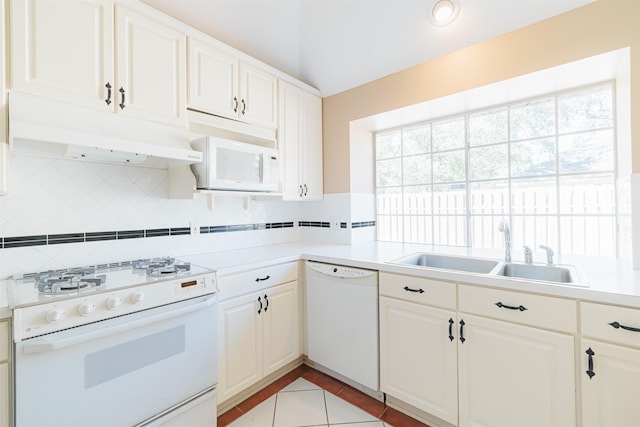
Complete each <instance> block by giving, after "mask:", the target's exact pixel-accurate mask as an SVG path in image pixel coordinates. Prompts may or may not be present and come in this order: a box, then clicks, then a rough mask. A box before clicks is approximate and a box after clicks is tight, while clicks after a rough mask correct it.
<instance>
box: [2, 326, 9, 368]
mask: <svg viewBox="0 0 640 427" xmlns="http://www.w3.org/2000/svg"><path fill="white" fill-rule="evenodd" d="M8 359H9V322H7V321H0V362H3V361H5V360H8Z"/></svg>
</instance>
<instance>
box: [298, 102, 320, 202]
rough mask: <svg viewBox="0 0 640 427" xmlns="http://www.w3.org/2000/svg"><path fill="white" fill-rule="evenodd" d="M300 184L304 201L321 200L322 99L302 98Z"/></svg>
mask: <svg viewBox="0 0 640 427" xmlns="http://www.w3.org/2000/svg"><path fill="white" fill-rule="evenodd" d="M302 101H303V102H302V138H301V141H300V143H301V144H302V147H301V151H302V153H301V154H302V155H301V160H300V166H301V171H300V172H301V175H302V179H301V183H302V187H303V197H304V198H305V199H306V200H322V197H323V186H322V177H323V175H322V99H320V98H319V97H317V96H314V95H311V94H309V93H305V94H304V95H303V97H302Z"/></svg>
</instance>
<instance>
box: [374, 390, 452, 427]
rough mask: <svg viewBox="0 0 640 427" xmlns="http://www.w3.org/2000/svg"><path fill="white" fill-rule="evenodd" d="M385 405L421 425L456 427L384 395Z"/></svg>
mask: <svg viewBox="0 0 640 427" xmlns="http://www.w3.org/2000/svg"><path fill="white" fill-rule="evenodd" d="M386 404H387V406H388V407H390V408H393V409H395V410H397V411H400V412H402V413H403V414H405V415H408V416H410V417H411V418H414V419H416V420H418V421H420V422H422V423H425V424H427V425H428V426H430V427H456V426H455V424H451V423H448V422H446V421H443V420H441V419H440V418H438V417H434V416H433V415H431V414H429V413H428V412H425V411H423V410H421V409H418V408H416V407H415V406H412V405H409V404H408V403H405V402H403V401H401V400H398V399H396V398H394V397H393V396H390V395H388V394H387V395H386Z"/></svg>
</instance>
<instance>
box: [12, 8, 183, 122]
mask: <svg viewBox="0 0 640 427" xmlns="http://www.w3.org/2000/svg"><path fill="white" fill-rule="evenodd" d="M114 11H115V14H116V16H115V21H114ZM11 54H12V61H11V69H12V80H11V83H12V89H13V90H18V91H22V92H27V93H31V94H35V95H40V96H46V97H51V98H55V99H58V100H61V101H66V102H72V103H76V104H81V105H86V106H89V107H94V108H99V109H102V110H105V111H115V112H122V113H124V114H127V115H130V116H133V117H138V118H144V119H149V120H155V121H159V122H162V123H165V124H173V125H181V126H183V125H184V117H185V114H186V112H185V106H186V37H185V36H184V35H183V34H181V33H179V32H177V31H175V30H172V29H171V28H168V27H166V26H164V25H161V24H159V23H157V22H155V21H153V20H151V19H148V18H146V17H144V16H142V15H141V14H139V13H136V12H132V11H129V10H127V9H126V8H122V7H119V6H117V7H116V6H114V2H113V1H112V0H65V1H63V2H58V1H56V2H53V1H47V0H24V1H22V0H20V1H17V0H16V1H11ZM115 60H117V69H116V68H115V67H114V61H115Z"/></svg>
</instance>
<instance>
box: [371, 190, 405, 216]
mask: <svg viewBox="0 0 640 427" xmlns="http://www.w3.org/2000/svg"><path fill="white" fill-rule="evenodd" d="M376 200H377V203H376V206H377V210H378V214H385V215H400V214H402V189H401V188H400V187H392V188H379V189H378V191H377V195H376Z"/></svg>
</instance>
